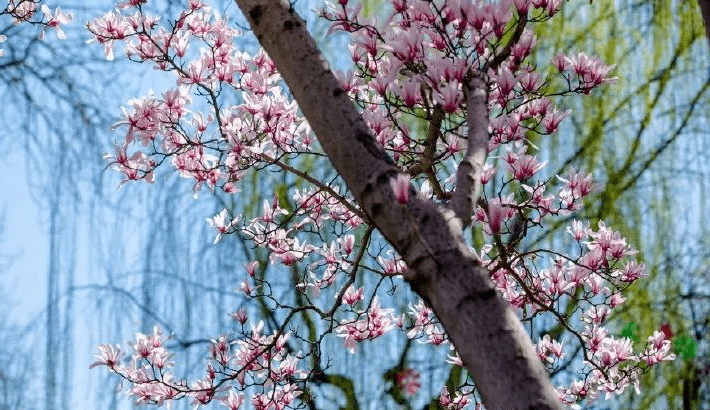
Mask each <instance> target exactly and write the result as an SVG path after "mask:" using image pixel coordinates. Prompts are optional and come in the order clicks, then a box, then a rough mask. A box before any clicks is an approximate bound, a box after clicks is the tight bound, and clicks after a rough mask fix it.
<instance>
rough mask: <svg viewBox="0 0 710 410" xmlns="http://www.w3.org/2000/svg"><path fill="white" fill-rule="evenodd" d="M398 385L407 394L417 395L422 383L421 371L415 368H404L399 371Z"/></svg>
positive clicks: (410, 395)
mask: <svg viewBox="0 0 710 410" xmlns="http://www.w3.org/2000/svg"><path fill="white" fill-rule="evenodd" d="M396 379H397V387H399V389H400V390H402V392H404V394H405V395H406V396H409V397H414V396H416V395H417V392H418V391H419V388H420V387H421V383H420V382H419V372H418V371H416V370H414V369H409V368H407V369H404V370H402V371H400V372H398V373H397V376H396Z"/></svg>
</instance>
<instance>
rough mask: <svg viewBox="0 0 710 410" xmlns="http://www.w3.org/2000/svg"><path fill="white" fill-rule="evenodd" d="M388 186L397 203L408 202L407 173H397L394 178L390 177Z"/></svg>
mask: <svg viewBox="0 0 710 410" xmlns="http://www.w3.org/2000/svg"><path fill="white" fill-rule="evenodd" d="M390 187H391V188H392V191H394V197H395V199H396V200H397V203H398V204H400V205H404V204H406V203H407V202H409V174H397V177H396V178H392V179H390Z"/></svg>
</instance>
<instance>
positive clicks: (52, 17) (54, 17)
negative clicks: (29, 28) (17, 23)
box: [39, 4, 74, 40]
mask: <svg viewBox="0 0 710 410" xmlns="http://www.w3.org/2000/svg"><path fill="white" fill-rule="evenodd" d="M42 13H44V18H46V19H47V22H46V24H47V27H52V28H54V29H55V30H56V31H57V38H58V39H60V40H64V39H66V38H67V35H66V34H65V33H64V30H62V27H61V25H62V24H67V23H69V22H70V21H72V19H73V18H74V16H73V15H72V13H62V10H61V8H59V6H57V8H56V9H55V10H54V14H52V11H51V10H50V9H49V7H48V6H47V5H46V4H43V5H42ZM43 38H44V29H42V31H41V32H40V33H39V39H40V40H42V39H43Z"/></svg>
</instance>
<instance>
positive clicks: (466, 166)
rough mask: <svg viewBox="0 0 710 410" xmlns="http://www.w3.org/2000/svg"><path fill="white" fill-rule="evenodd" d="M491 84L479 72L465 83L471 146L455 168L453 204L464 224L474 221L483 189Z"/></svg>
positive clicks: (469, 145)
mask: <svg viewBox="0 0 710 410" xmlns="http://www.w3.org/2000/svg"><path fill="white" fill-rule="evenodd" d="M487 90H488V85H487V84H486V82H485V81H484V80H483V78H481V77H480V76H478V75H473V76H471V79H470V80H469V82H468V84H466V98H467V100H466V110H467V115H468V137H467V139H468V147H467V148H466V156H465V157H464V158H463V160H462V161H461V163H460V164H459V168H458V170H457V171H456V190H455V191H454V196H453V200H452V205H453V209H454V212H455V213H456V216H457V217H458V218H459V219H461V223H462V225H463V226H464V227H466V226H468V225H469V224H470V223H471V212H473V207H474V206H475V204H476V201H478V195H480V193H481V172H482V170H483V165H484V164H485V162H486V154H487V153H488V101H487V100H488V98H487V94H488V93H487Z"/></svg>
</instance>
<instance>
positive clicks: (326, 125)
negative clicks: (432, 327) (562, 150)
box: [236, 0, 562, 410]
mask: <svg viewBox="0 0 710 410" xmlns="http://www.w3.org/2000/svg"><path fill="white" fill-rule="evenodd" d="M236 2H237V4H238V5H239V7H240V8H241V10H242V11H243V13H244V15H245V16H246V17H247V19H248V20H249V23H250V24H251V28H252V30H253V31H254V34H256V37H257V38H258V40H259V42H260V43H261V45H262V47H263V48H264V49H265V50H266V52H267V53H268V54H269V56H270V57H271V58H272V59H273V61H274V63H275V64H276V67H277V69H278V71H279V72H280V74H281V75H282V76H283V78H284V80H285V81H286V84H287V85H288V87H289V88H290V90H291V92H292V93H293V95H294V97H295V98H296V101H297V102H298V104H299V105H300V107H301V110H302V111H303V113H304V115H305V117H306V118H307V119H308V122H309V123H310V125H311V127H312V129H313V131H314V132H315V134H316V136H317V138H318V141H319V142H320V144H321V145H322V147H323V149H324V151H325V153H326V154H327V155H328V157H329V158H330V160H331V162H332V163H333V166H334V167H335V169H336V170H337V171H338V172H339V173H340V175H341V176H342V178H343V180H344V181H345V183H346V185H347V187H348V189H349V190H350V191H351V192H352V193H353V196H354V197H355V199H356V201H357V202H358V204H359V205H360V207H361V208H362V209H363V211H364V212H365V213H366V214H367V216H368V217H369V218H370V221H368V222H369V223H372V224H374V225H375V226H376V227H377V229H379V230H380V232H381V233H382V234H383V235H384V237H385V238H386V239H387V240H388V241H389V242H390V243H391V244H392V246H393V247H394V248H395V249H396V250H397V252H398V253H399V254H400V255H401V256H402V258H403V259H404V261H405V262H406V263H407V266H408V268H409V271H408V272H407V273H406V274H405V279H406V280H407V281H408V282H409V284H410V285H411V286H412V288H413V289H414V290H415V291H416V292H417V293H418V294H419V295H420V296H421V297H422V298H423V299H424V300H425V301H426V302H427V303H428V304H429V305H430V306H431V307H432V308H433V310H434V312H435V313H436V315H437V317H438V318H439V320H440V321H441V323H442V325H443V326H444V329H445V330H446V332H447V334H448V336H449V338H450V339H451V341H452V342H453V344H454V346H455V347H456V349H457V351H458V352H459V355H460V356H461V359H462V360H463V363H464V365H465V366H466V368H467V369H468V370H469V372H470V373H471V375H472V376H473V379H474V381H475V383H476V387H477V388H478V390H479V391H480V393H481V395H482V397H483V400H484V403H485V405H486V408H487V409H489V410H533V409H536V410H537V409H539V410H543V409H561V408H562V406H561V404H560V401H559V399H558V396H557V394H556V392H555V390H554V389H553V387H552V384H551V382H550V379H549V376H548V374H547V372H546V371H545V368H544V366H543V365H542V363H541V362H540V360H539V359H538V357H537V355H536V353H535V349H534V347H533V344H532V343H531V341H530V337H529V336H528V335H527V333H526V332H525V330H524V329H523V327H522V324H521V323H520V321H519V320H518V318H517V316H516V314H515V313H514V312H513V310H512V309H511V308H510V306H509V304H508V302H507V301H506V300H505V299H503V297H502V296H501V295H500V293H499V292H498V291H497V290H496V288H495V285H494V283H493V282H492V280H491V279H490V277H489V274H488V272H487V271H486V269H485V268H483V267H482V266H481V264H480V263H479V261H478V259H477V258H476V256H475V255H474V254H472V252H471V251H470V250H469V247H468V245H467V243H466V242H465V241H464V238H463V228H464V226H465V225H467V224H468V223H469V221H470V214H471V212H472V210H473V207H474V206H475V204H476V201H477V196H478V191H479V190H480V186H479V185H480V184H478V183H477V181H478V180H479V176H480V171H481V167H482V165H483V162H484V160H485V142H486V141H487V134H486V128H485V126H486V124H487V115H488V114H487V109H486V98H485V95H486V94H485V93H486V90H485V87H486V85H485V82H483V81H481V80H480V79H477V78H476V76H475V75H474V76H472V78H473V79H472V80H471V81H470V83H469V84H468V85H467V90H466V91H467V92H466V94H467V98H468V100H467V102H468V115H469V128H470V130H471V131H470V135H469V149H468V152H467V155H466V158H465V159H464V162H463V163H462V164H464V163H465V164H464V165H463V169H460V171H459V173H458V177H459V178H460V179H461V180H460V187H459V188H458V189H457V191H456V192H455V195H454V196H455V197H454V198H453V200H452V203H453V208H454V209H453V210H452V209H449V208H448V207H445V206H442V205H438V204H435V203H433V202H432V201H430V200H428V199H425V198H423V197H422V196H421V195H419V194H418V192H417V191H416V190H415V189H414V188H413V187H411V186H410V188H409V191H410V193H409V194H410V201H409V202H408V203H407V204H406V205H399V204H398V203H397V202H396V200H395V197H394V193H393V192H392V189H391V187H390V184H389V181H390V179H392V178H395V177H396V175H397V173H398V172H399V171H398V169H397V167H396V166H395V164H394V162H393V161H392V160H391V158H390V157H389V156H388V155H387V154H386V152H385V151H384V150H383V149H382V147H380V146H379V145H378V144H377V142H376V140H375V138H374V136H373V135H372V132H371V130H370V129H369V128H368V126H367V124H366V123H365V121H364V120H363V119H362V118H361V116H360V114H359V113H358V112H357V110H356V108H355V106H354V104H353V102H352V101H351V100H350V98H349V97H348V95H347V94H346V93H345V92H344V90H343V88H342V86H341V85H340V84H339V82H338V80H337V79H336V78H335V76H334V75H333V73H332V72H331V70H330V68H329V66H328V63H327V62H326V60H325V59H324V58H323V56H322V55H321V53H320V51H319V50H318V48H317V47H316V44H315V42H314V40H313V39H312V38H311V37H310V35H309V34H308V31H307V30H306V26H305V22H304V21H303V20H302V19H301V18H300V17H298V16H297V15H296V14H295V12H294V11H293V10H292V9H291V7H290V5H289V2H288V1H286V0H236ZM474 74H475V73H474ZM481 143H483V144H484V145H483V151H481Z"/></svg>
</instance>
